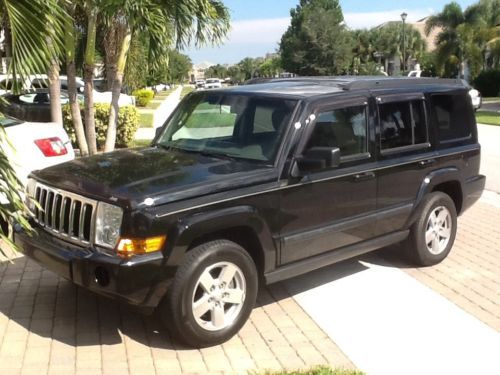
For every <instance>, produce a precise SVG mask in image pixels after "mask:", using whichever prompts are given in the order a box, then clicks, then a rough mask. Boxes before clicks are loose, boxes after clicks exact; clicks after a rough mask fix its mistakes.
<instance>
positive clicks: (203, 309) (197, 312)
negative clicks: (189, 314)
mask: <svg viewBox="0 0 500 375" xmlns="http://www.w3.org/2000/svg"><path fill="white" fill-rule="evenodd" d="M209 298H210V296H209V295H208V294H205V295H204V296H203V297H201V298H200V299H199V300H198V301H196V302H195V303H194V304H193V315H194V316H195V317H196V318H200V317H202V316H203V315H205V314H206V313H207V311H208V310H210V309H211V307H212V306H211V304H210V303H209V302H208V299H209Z"/></svg>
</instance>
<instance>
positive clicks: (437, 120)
mask: <svg viewBox="0 0 500 375" xmlns="http://www.w3.org/2000/svg"><path fill="white" fill-rule="evenodd" d="M431 111H432V118H433V123H434V125H435V128H436V131H437V135H438V141H439V143H450V142H454V141H460V140H465V139H469V138H471V136H472V122H473V120H472V118H473V116H472V115H471V111H472V107H471V103H470V99H469V97H468V96H467V94H460V93H457V94H434V95H431Z"/></svg>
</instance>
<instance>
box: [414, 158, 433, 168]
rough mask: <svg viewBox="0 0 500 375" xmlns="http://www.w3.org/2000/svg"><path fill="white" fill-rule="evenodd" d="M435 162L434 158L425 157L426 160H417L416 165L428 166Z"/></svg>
mask: <svg viewBox="0 0 500 375" xmlns="http://www.w3.org/2000/svg"><path fill="white" fill-rule="evenodd" d="M435 162H436V159H427V160H421V161H419V162H418V165H419V166H420V167H421V168H425V167H429V166H431V165H433V164H434V163H435Z"/></svg>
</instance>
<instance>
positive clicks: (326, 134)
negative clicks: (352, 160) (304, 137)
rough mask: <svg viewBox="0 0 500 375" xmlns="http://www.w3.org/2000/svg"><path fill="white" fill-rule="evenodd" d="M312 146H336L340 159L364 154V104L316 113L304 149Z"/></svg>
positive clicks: (365, 125) (365, 129)
mask: <svg viewBox="0 0 500 375" xmlns="http://www.w3.org/2000/svg"><path fill="white" fill-rule="evenodd" d="M312 147H338V148H339V149H340V156H341V159H342V158H346V157H351V156H355V155H362V154H365V153H366V152H367V151H368V149H367V121H366V106H364V105H360V106H351V107H345V108H337V109H332V110H327V111H323V112H320V113H318V114H317V116H316V122H315V124H314V130H313V132H312V134H311V138H310V139H309V142H308V143H307V147H306V150H307V149H310V148H312Z"/></svg>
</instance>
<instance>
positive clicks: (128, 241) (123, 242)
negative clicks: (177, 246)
mask: <svg viewBox="0 0 500 375" xmlns="http://www.w3.org/2000/svg"><path fill="white" fill-rule="evenodd" d="M166 239H167V236H156V237H148V238H120V241H119V242H118V246H117V247H116V250H117V251H118V254H120V255H125V256H131V255H136V254H146V253H152V252H155V251H159V250H161V249H162V247H163V245H164V244H165V240H166Z"/></svg>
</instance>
